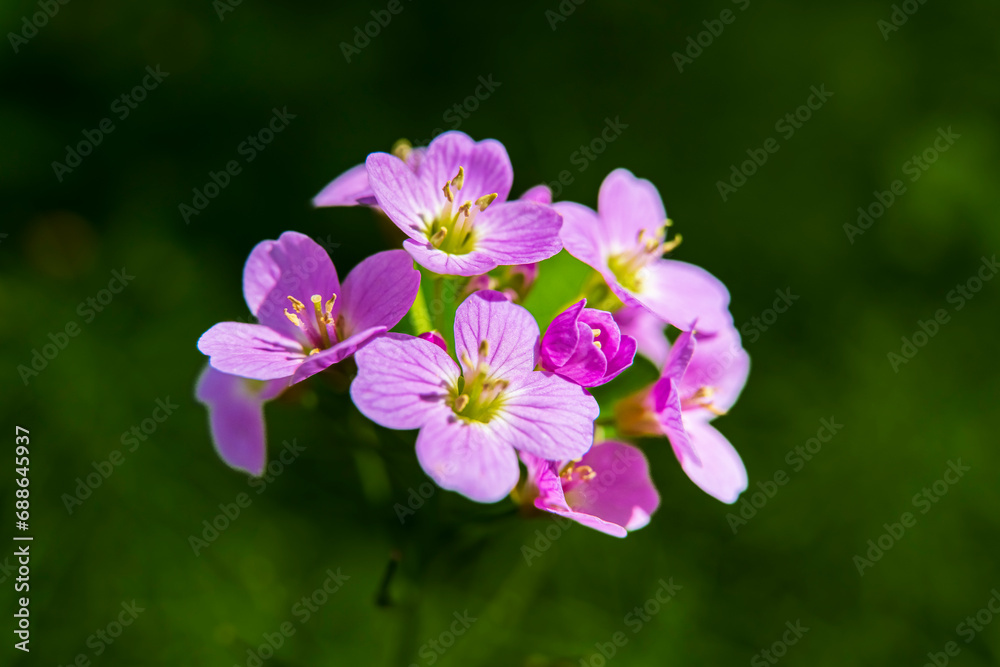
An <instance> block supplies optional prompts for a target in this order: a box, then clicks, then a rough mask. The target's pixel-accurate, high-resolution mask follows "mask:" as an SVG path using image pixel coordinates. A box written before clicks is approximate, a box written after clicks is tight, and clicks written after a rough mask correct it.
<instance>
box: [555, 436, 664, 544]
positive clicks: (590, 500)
mask: <svg viewBox="0 0 1000 667" xmlns="http://www.w3.org/2000/svg"><path fill="white" fill-rule="evenodd" d="M579 465H582V466H589V467H590V468H591V469H592V470H593V471H594V475H595V476H594V477H593V478H592V479H590V480H589V481H581V482H578V483H576V484H574V485H573V486H572V487H571V488H569V489H568V490H567V492H566V499H567V502H568V503H569V506H570V507H571V508H572V509H573V510H574V511H576V512H582V513H584V514H589V515H592V516H595V517H598V518H600V519H602V520H603V521H606V522H608V523H611V524H616V525H619V526H622V527H624V528H626V529H628V530H637V529H638V528H642V527H643V526H645V525H646V524H647V523H648V522H649V517H650V516H651V515H652V514H653V512H655V511H656V509H657V508H658V507H659V505H660V494H659V493H657V491H656V487H654V486H653V480H652V479H651V478H650V475H649V463H648V462H647V461H646V457H645V456H644V455H643V453H642V451H641V450H639V449H638V448H637V447H633V446H632V445H628V444H625V443H623V442H613V441H606V442H602V443H599V444H596V445H594V446H593V447H592V448H591V449H590V451H589V452H587V453H586V454H584V456H583V459H582V460H581V461H580V463H579Z"/></svg>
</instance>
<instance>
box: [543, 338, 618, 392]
mask: <svg viewBox="0 0 1000 667" xmlns="http://www.w3.org/2000/svg"><path fill="white" fill-rule="evenodd" d="M576 327H577V333H578V335H579V337H580V338H579V341H580V342H579V344H578V345H577V346H576V349H575V350H574V351H573V356H571V357H570V358H569V359H568V360H567V361H566V363H565V364H563V365H562V366H560V367H558V368H553V369H551V370H552V371H553V372H554V373H556V374H558V375H559V376H561V377H564V378H566V379H567V380H569V381H570V382H572V383H573V384H578V385H580V386H581V387H594V386H597V385H599V384H604V382H605V380H604V375H605V373H607V371H608V358H607V357H606V356H604V354H602V352H603V350H600V349H598V348H597V346H596V345H594V332H593V330H592V329H591V328H590V327H589V326H587V325H586V324H584V323H583V322H577V323H576Z"/></svg>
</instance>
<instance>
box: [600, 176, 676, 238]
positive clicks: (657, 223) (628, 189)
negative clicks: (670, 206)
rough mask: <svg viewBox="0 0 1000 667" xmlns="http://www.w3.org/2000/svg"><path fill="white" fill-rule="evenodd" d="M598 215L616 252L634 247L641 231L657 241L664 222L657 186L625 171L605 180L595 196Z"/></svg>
mask: <svg viewBox="0 0 1000 667" xmlns="http://www.w3.org/2000/svg"><path fill="white" fill-rule="evenodd" d="M597 211H598V213H599V214H600V216H601V222H602V223H603V224H604V226H605V229H606V234H607V238H608V239H609V240H610V242H611V243H612V245H614V246H616V250H624V249H626V248H633V247H635V246H636V245H637V243H638V237H639V231H640V230H645V232H646V235H647V237H648V238H656V237H657V235H658V233H659V229H660V228H661V227H663V225H664V224H665V223H666V221H667V211H666V209H664V208H663V199H661V198H660V193H659V191H658V190H657V189H656V186H655V185H653V184H652V183H650V182H649V181H647V180H646V179H644V178H636V177H635V176H634V175H633V174H632V172H630V171H629V170H628V169H615V170H614V171H613V172H611V173H610V174H608V175H607V177H605V179H604V182H603V183H601V190H600V192H599V193H598V195H597Z"/></svg>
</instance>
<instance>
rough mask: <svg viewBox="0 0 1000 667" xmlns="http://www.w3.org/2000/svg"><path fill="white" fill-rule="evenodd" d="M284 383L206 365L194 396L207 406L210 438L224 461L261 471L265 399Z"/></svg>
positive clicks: (264, 448) (264, 450)
mask: <svg viewBox="0 0 1000 667" xmlns="http://www.w3.org/2000/svg"><path fill="white" fill-rule="evenodd" d="M255 385H256V386H255ZM287 385H288V382H287V381H285V380H272V381H270V382H266V383H263V384H261V383H258V382H256V381H255V380H247V379H246V378H242V377H239V376H236V375H229V374H227V373H222V372H219V371H217V370H215V369H214V368H212V367H211V366H209V365H206V366H205V370H204V371H202V374H201V377H199V378H198V385H197V387H196V389H195V397H196V398H197V399H198V401H199V402H201V403H202V404H204V405H205V407H207V408H208V415H209V425H210V427H211V431H212V442H213V443H214V444H215V449H216V451H217V452H218V453H219V456H220V457H221V458H222V460H223V461H225V462H226V464H227V465H229V466H230V467H233V468H236V469H237V470H245V471H247V472H248V473H250V474H251V475H260V474H261V473H263V472H264V464H265V463H266V462H267V436H266V431H265V429H264V402H265V401H268V400H271V399H273V398H276V397H277V396H278V395H279V394H280V393H281V392H282V391H284V389H285V387H286V386H287Z"/></svg>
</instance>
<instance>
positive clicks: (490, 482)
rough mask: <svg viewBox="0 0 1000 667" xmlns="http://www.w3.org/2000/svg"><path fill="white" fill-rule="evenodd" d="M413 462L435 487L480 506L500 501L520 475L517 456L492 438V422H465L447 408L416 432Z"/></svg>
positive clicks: (506, 446)
mask: <svg viewBox="0 0 1000 667" xmlns="http://www.w3.org/2000/svg"><path fill="white" fill-rule="evenodd" d="M417 459H418V460H419V461H420V466H421V467H422V468H423V469H424V472H426V473H427V474H428V475H429V476H430V477H431V479H433V480H434V481H435V482H436V483H437V485H438V486H440V487H441V488H443V489H448V490H449V491H457V492H458V493H461V494H462V495H464V496H465V497H467V498H469V499H471V500H475V501H476V502H480V503H494V502H497V501H498V500H502V499H503V498H504V496H506V495H507V494H509V493H510V492H511V491H512V490H513V488H514V486H515V485H516V484H517V481H518V478H519V476H520V470H519V469H518V465H517V455H516V454H515V452H514V450H513V449H512V448H511V447H510V445H508V444H506V443H505V442H503V441H501V440H499V439H497V438H496V437H495V435H494V429H493V425H492V423H491V424H483V423H481V422H476V421H470V422H467V421H464V420H461V419H459V418H458V417H456V416H455V414H454V413H453V412H452V411H451V410H450V409H447V408H443V409H439V410H436V411H434V412H433V413H432V414H431V415H430V420H429V421H428V422H427V423H425V424H424V425H423V427H422V428H421V429H420V435H418V436H417Z"/></svg>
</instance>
